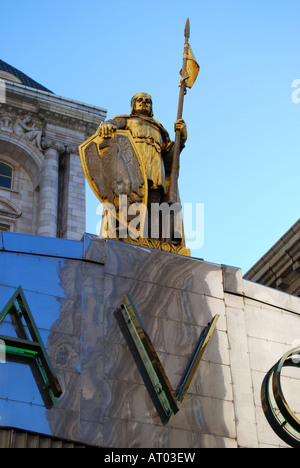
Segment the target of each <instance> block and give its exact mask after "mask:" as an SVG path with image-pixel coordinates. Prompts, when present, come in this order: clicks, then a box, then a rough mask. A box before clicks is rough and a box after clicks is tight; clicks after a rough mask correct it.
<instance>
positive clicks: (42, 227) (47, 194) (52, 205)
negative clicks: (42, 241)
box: [37, 140, 65, 237]
mask: <svg viewBox="0 0 300 468" xmlns="http://www.w3.org/2000/svg"><path fill="white" fill-rule="evenodd" d="M43 146H44V147H46V150H45V153H44V156H45V160H44V165H43V168H42V172H41V177H40V193H39V209H38V226H37V234H38V235H40V236H48V237H56V236H57V205H58V164H59V154H60V153H61V152H63V151H64V150H65V147H64V145H61V144H57V143H53V142H48V141H45V140H44V142H43Z"/></svg>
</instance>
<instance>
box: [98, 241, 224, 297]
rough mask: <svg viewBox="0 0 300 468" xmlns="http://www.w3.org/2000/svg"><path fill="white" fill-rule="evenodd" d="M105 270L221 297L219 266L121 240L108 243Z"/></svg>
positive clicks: (221, 283) (127, 276)
mask: <svg viewBox="0 0 300 468" xmlns="http://www.w3.org/2000/svg"><path fill="white" fill-rule="evenodd" d="M105 272H106V273H109V274H118V276H123V277H125V278H135V279H138V280H139V281H144V282H150V283H155V284H159V285H162V286H172V287H174V288H177V289H183V290H185V291H192V292H197V293H202V294H206V295H208V296H213V297H218V298H223V281H222V270H221V267H220V266H219V265H215V264H212V263H206V262H203V261H201V260H196V259H192V258H188V257H182V256H180V255H174V254H169V253H165V252H158V251H154V250H151V249H145V248H142V247H137V246H132V245H129V244H125V243H124V244H123V243H122V242H115V243H113V244H112V243H111V242H107V244H106V260H105Z"/></svg>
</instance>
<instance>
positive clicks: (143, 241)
mask: <svg viewBox="0 0 300 468" xmlns="http://www.w3.org/2000/svg"><path fill="white" fill-rule="evenodd" d="M118 240H119V241H120V242H126V243H127V244H133V245H139V246H140V247H148V248H149V249H155V250H160V251H162V252H170V253H174V254H178V255H184V256H185V257H190V256H191V251H190V249H188V248H186V247H185V246H184V245H182V244H181V243H176V242H174V243H173V242H166V241H161V240H159V239H147V238H138V239H133V238H132V237H130V236H127V237H126V238H123V239H118Z"/></svg>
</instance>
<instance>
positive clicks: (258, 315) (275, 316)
mask: <svg viewBox="0 0 300 468" xmlns="http://www.w3.org/2000/svg"><path fill="white" fill-rule="evenodd" d="M245 314H246V316H247V330H248V334H249V335H250V336H253V337H256V338H262V339H268V340H270V341H278V342H281V343H288V344H290V347H291V348H293V347H294V346H293V345H292V343H293V341H294V340H300V321H299V315H297V314H293V313H291V312H288V311H285V310H278V309H277V308H274V307H272V306H269V305H267V306H265V305H262V304H259V303H257V302H255V301H251V300H247V301H246V302H245ZM282 323H284V324H285V326H284V327H283V326H282ZM274 364H275V363H274Z"/></svg>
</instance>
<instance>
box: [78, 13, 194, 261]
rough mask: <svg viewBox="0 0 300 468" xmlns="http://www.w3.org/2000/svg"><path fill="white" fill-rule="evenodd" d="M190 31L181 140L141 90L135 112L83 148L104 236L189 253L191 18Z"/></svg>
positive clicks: (178, 131)
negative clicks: (185, 175)
mask: <svg viewBox="0 0 300 468" xmlns="http://www.w3.org/2000/svg"><path fill="white" fill-rule="evenodd" d="M185 36H186V42H185V51H184V62H183V67H182V70H181V72H180V73H181V81H180V97H179V106H178V114H177V120H176V122H175V124H174V130H175V135H176V137H175V142H173V141H171V139H170V137H169V134H168V132H167V130H166V129H165V128H164V127H163V126H162V125H161V124H160V123H159V122H158V121H156V120H154V118H153V106H152V98H151V96H150V95H149V94H147V93H138V94H135V95H134V96H133V97H132V99H131V110H130V115H117V116H116V117H114V118H113V119H111V120H108V121H105V122H102V123H101V125H100V126H99V128H98V130H97V133H96V134H95V135H93V136H92V137H91V138H89V139H88V140H87V141H85V142H84V143H83V144H82V145H80V147H79V153H80V157H81V163H82V167H83V170H84V173H85V176H86V178H87V180H88V182H89V184H90V186H91V187H92V189H93V191H94V193H95V194H96V195H97V197H98V198H99V200H100V201H101V202H102V203H103V204H104V213H103V219H102V228H101V235H102V236H103V237H107V238H113V239H118V240H122V241H125V242H130V243H134V244H138V245H143V246H147V247H151V248H155V249H159V250H164V251H168V252H174V253H180V254H182V255H189V254H190V253H189V249H186V247H185V242H184V235H183V226H182V217H181V205H180V200H179V194H178V187H177V185H178V184H177V179H178V172H179V154H180V152H181V151H182V149H183V148H184V145H185V142H186V140H187V130H186V124H185V122H184V121H183V119H182V105H183V96H184V94H185V92H186V87H191V80H192V81H195V79H196V76H197V73H198V70H196V74H195V76H192V73H194V72H195V67H194V66H192V67H190V62H194V57H193V55H192V52H191V50H190V47H189V44H188V37H189V25H188V21H187V24H186V29H185ZM195 63H196V62H195ZM197 66H198V65H197ZM189 70H190V71H189Z"/></svg>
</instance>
